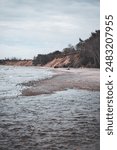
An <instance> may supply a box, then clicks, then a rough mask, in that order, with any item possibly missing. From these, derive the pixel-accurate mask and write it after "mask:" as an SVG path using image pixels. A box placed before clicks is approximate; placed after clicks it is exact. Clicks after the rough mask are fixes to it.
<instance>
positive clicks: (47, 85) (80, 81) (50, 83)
mask: <svg viewBox="0 0 117 150" xmlns="http://www.w3.org/2000/svg"><path fill="white" fill-rule="evenodd" d="M51 70H52V71H54V72H55V75H54V76H53V77H51V78H48V79H44V80H40V81H30V82H28V83H23V84H24V85H25V86H27V88H25V89H23V90H22V95H23V96H34V95H41V94H51V93H53V92H56V91H62V90H66V89H86V90H92V91H99V90H100V70H99V69H95V68H79V69H73V68H70V70H67V69H66V68H57V69H52V68H51Z"/></svg>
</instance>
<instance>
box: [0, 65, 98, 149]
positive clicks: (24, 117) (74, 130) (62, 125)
mask: <svg viewBox="0 0 117 150" xmlns="http://www.w3.org/2000/svg"><path fill="white" fill-rule="evenodd" d="M11 68H12V67H11ZM5 69H8V70H6V72H7V71H10V72H11V69H10V70H9V67H6V68H5ZM12 69H14V68H12ZM22 69H24V70H25V72H23V70H22ZM26 69H27V70H28V69H29V68H27V67H24V68H20V71H19V70H18V69H17V68H16V69H15V80H16V81H15V82H13V83H14V84H13V87H12V88H11V89H10V90H11V91H13V90H14V87H17V86H16V84H17V83H20V82H21V83H22V82H24V81H29V80H33V79H34V80H36V79H42V78H48V77H51V76H52V75H53V73H52V72H51V71H49V70H46V71H44V70H43V71H42V70H41V71H42V72H41V71H39V69H37V68H31V69H29V70H28V71H26ZM3 70H4V68H3ZM3 70H2V72H3ZM21 70H22V76H24V75H26V72H28V73H27V75H29V73H30V74H31V76H30V78H28V77H26V78H23V77H22V81H21V80H20V81H19V80H17V79H19V78H17V76H19V75H20V74H21ZM32 70H36V71H35V75H37V76H35V77H34V75H33V73H32ZM6 72H4V74H5V73H6ZM13 72H14V71H13ZM13 72H12V73H11V76H12V77H14V74H13ZM40 72H41V73H40ZM6 74H9V73H8V72H7V73H6ZM40 76H41V77H40ZM3 78H4V76H2V78H1V75H0V82H1V81H2V82H1V83H4V89H5V87H6V85H7V84H8V81H9V82H11V81H12V80H9V78H8V77H7V75H6V76H5V79H4V82H3ZM6 79H7V80H6ZM6 81H7V82H6ZM10 85H12V84H11V83H9V86H10ZM20 88H22V87H20V86H19V87H18V89H17V92H16V93H15V94H14V95H12V93H11V92H10V94H9V93H7V90H6V91H5V92H6V93H2V92H3V91H2V90H3V89H2V90H1V87H0V92H1V95H0V150H7V149H8V150H99V147H100V146H99V145H100V143H99V139H100V124H99V123H100V118H99V116H100V113H99V112H100V102H99V99H100V93H99V92H98V91H87V90H75V89H67V90H65V91H58V92H55V93H53V94H45V95H38V96H28V97H27V96H17V95H19V93H18V90H19V89H20ZM8 92H9V91H8Z"/></svg>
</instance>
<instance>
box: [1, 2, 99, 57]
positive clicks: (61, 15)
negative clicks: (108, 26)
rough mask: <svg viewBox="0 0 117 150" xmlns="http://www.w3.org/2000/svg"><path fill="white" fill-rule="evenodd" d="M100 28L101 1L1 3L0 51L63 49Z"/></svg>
mask: <svg viewBox="0 0 117 150" xmlns="http://www.w3.org/2000/svg"><path fill="white" fill-rule="evenodd" d="M97 28H99V1H98V0H20V1H19V0H0V33H1V34H0V51H2V50H5V49H10V48H8V46H9V45H10V46H11V47H12V49H14V51H15V49H16V47H18V49H20V47H21V48H22V49H25V48H26V49H28V48H29V51H31V50H30V49H33V48H35V49H46V51H44V52H43V53H45V52H47V51H48V52H49V51H51V50H54V49H62V48H64V47H65V46H67V44H69V43H76V42H78V40H77V39H78V38H79V37H82V38H85V37H87V36H88V35H89V33H90V32H92V31H93V30H95V29H97ZM1 44H2V46H1ZM5 45H7V47H5ZM13 45H15V46H14V47H13ZM23 47H24V48H23ZM49 49H50V50H49ZM27 52H28V50H27ZM39 52H42V51H41V50H40V51H39ZM15 53H16V51H15ZM6 54H7V52H6ZM18 54H19V53H18ZM31 55H32V53H31Z"/></svg>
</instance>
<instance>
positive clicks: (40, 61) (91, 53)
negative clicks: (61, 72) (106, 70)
mask: <svg viewBox="0 0 117 150" xmlns="http://www.w3.org/2000/svg"><path fill="white" fill-rule="evenodd" d="M66 56H68V57H66ZM60 58H69V61H68V63H67V64H64V65H63V64H62V65H61V67H75V68H78V67H93V68H94V67H95V68H99V67H100V30H96V31H95V32H92V33H91V35H90V37H89V38H88V39H86V40H82V39H81V38H79V42H78V43H77V44H76V45H75V46H72V45H69V46H68V47H66V48H64V49H63V50H62V51H59V50H57V51H54V52H52V53H49V54H38V55H37V56H36V57H34V59H33V65H41V66H43V65H46V64H48V63H49V62H51V61H53V60H54V59H58V60H60ZM55 67H57V66H55Z"/></svg>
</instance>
